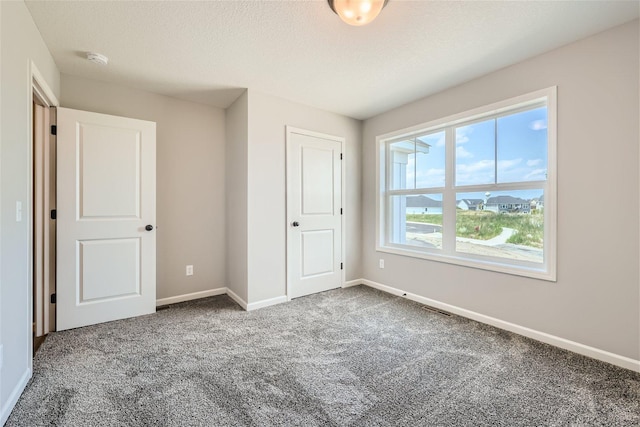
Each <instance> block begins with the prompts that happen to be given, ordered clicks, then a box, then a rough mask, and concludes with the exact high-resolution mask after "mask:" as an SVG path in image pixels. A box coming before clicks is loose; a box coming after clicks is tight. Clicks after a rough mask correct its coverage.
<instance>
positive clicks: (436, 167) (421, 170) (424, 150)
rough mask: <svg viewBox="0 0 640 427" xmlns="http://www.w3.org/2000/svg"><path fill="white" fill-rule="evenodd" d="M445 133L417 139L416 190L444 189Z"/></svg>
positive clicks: (441, 132)
mask: <svg viewBox="0 0 640 427" xmlns="http://www.w3.org/2000/svg"><path fill="white" fill-rule="evenodd" d="M444 167H445V132H444V131H440V132H436V133H432V134H429V135H424V136H419V137H417V138H416V188H435V187H444V182H445V174H444V172H445V171H444Z"/></svg>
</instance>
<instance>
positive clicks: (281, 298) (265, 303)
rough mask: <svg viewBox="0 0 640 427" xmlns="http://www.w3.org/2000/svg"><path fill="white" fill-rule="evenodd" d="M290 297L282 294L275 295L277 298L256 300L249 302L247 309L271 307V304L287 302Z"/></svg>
mask: <svg viewBox="0 0 640 427" xmlns="http://www.w3.org/2000/svg"><path fill="white" fill-rule="evenodd" d="M288 300H289V299H288V298H287V296H286V295H282V296H279V297H275V298H269V299H265V300H262V301H256V302H252V303H250V304H247V308H246V310H247V311H251V310H257V309H259V308H264V307H269V306H270V305H276V304H280V303H283V302H287V301H288Z"/></svg>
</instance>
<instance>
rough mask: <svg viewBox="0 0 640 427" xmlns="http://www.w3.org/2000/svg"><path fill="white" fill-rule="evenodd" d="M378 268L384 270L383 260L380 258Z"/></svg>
mask: <svg viewBox="0 0 640 427" xmlns="http://www.w3.org/2000/svg"><path fill="white" fill-rule="evenodd" d="M378 263H379V265H380V268H384V259H382V258H380V261H378Z"/></svg>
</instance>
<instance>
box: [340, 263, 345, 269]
mask: <svg viewBox="0 0 640 427" xmlns="http://www.w3.org/2000/svg"><path fill="white" fill-rule="evenodd" d="M340 270H344V263H342V262H341V263H340Z"/></svg>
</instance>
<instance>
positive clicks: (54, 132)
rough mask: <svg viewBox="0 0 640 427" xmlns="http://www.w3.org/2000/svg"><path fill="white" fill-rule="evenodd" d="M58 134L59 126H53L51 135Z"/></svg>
mask: <svg viewBox="0 0 640 427" xmlns="http://www.w3.org/2000/svg"><path fill="white" fill-rule="evenodd" d="M57 134H58V126H56V125H51V135H57Z"/></svg>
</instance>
